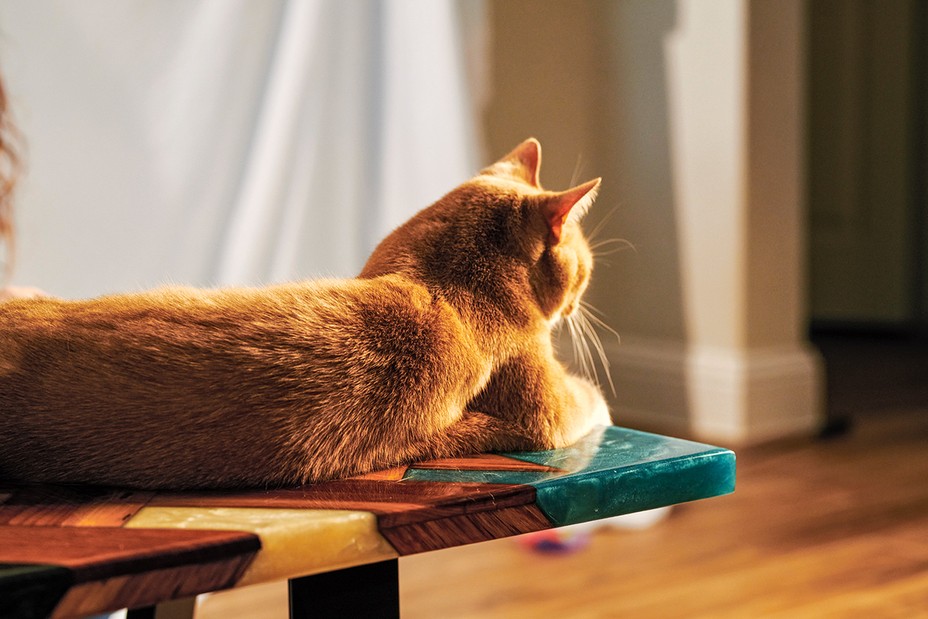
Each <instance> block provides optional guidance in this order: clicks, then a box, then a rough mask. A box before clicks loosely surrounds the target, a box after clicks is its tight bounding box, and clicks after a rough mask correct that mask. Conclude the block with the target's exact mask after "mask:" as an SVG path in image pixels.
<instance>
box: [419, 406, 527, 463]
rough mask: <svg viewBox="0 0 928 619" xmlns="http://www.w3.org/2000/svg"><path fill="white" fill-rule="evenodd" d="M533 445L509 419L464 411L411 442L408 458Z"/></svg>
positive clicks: (464, 453)
mask: <svg viewBox="0 0 928 619" xmlns="http://www.w3.org/2000/svg"><path fill="white" fill-rule="evenodd" d="M534 448H535V443H534V441H533V440H532V439H531V437H529V436H527V435H526V434H525V433H524V431H523V429H522V428H520V427H518V426H517V425H515V424H513V423H511V422H510V421H508V420H506V419H501V418H500V417H496V416H493V415H488V414H486V413H481V412H477V411H472V410H467V411H464V413H463V414H462V415H461V417H460V418H459V419H457V420H456V421H454V422H453V423H451V424H450V425H449V426H447V427H446V428H444V429H442V430H440V431H438V432H435V433H434V434H432V435H431V436H429V437H427V438H424V439H423V440H421V441H419V442H418V443H416V444H414V445H412V446H411V448H410V453H409V454H408V457H407V460H429V459H435V458H456V457H460V456H464V455H469V454H475V453H486V452H495V451H522V450H530V449H534Z"/></svg>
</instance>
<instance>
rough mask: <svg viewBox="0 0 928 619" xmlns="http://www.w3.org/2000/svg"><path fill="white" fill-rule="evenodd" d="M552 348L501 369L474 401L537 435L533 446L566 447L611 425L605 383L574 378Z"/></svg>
mask: <svg viewBox="0 0 928 619" xmlns="http://www.w3.org/2000/svg"><path fill="white" fill-rule="evenodd" d="M546 353H547V351H545V350H542V351H536V352H534V353H526V354H523V355H519V356H517V357H515V358H513V359H510V360H509V361H508V362H507V363H506V364H505V365H503V366H502V367H500V368H498V369H497V371H496V372H495V373H494V375H493V376H492V377H491V379H490V382H489V383H488V384H487V386H486V388H485V389H484V390H483V391H482V392H481V393H480V394H479V395H478V396H477V397H476V398H474V400H473V402H471V406H472V408H475V409H478V410H485V411H489V412H490V413H491V414H492V415H493V416H496V417H499V418H500V419H501V420H503V421H504V422H506V423H508V424H510V425H513V426H515V427H516V428H517V429H518V430H517V431H518V432H519V433H521V434H524V435H526V436H529V437H531V440H532V441H533V442H534V443H535V444H534V445H533V447H532V448H533V449H551V448H558V447H564V446H566V445H570V444H572V443H574V442H576V441H577V440H578V439H579V438H581V437H582V436H584V435H586V434H587V433H589V432H590V431H591V430H592V429H593V428H594V427H596V426H600V425H611V424H612V419H611V417H610V415H609V408H608V406H607V404H606V400H605V398H604V397H603V395H602V392H601V391H600V389H599V387H597V386H596V385H594V384H593V383H591V382H590V381H588V380H586V379H584V378H580V377H578V376H574V375H572V374H570V373H569V372H567V370H566V369H564V367H563V366H562V365H561V364H560V362H558V361H557V360H556V359H555V358H554V356H553V354H546Z"/></svg>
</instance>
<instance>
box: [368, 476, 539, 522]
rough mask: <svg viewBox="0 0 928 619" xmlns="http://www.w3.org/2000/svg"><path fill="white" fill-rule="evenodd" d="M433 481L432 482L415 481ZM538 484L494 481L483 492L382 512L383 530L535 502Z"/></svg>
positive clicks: (380, 517) (379, 517)
mask: <svg viewBox="0 0 928 619" xmlns="http://www.w3.org/2000/svg"><path fill="white" fill-rule="evenodd" d="M415 483H424V484H431V483H432V482H415ZM486 485H487V486H490V484H486ZM534 503H535V488H533V487H532V486H515V485H513V486H503V485H494V486H492V490H488V491H486V492H481V493H479V494H470V495H467V496H460V497H455V498H454V499H452V500H443V501H436V502H434V503H432V504H428V505H423V506H421V507H419V508H418V509H414V510H406V511H402V512H392V513H384V514H380V515H379V516H378V519H377V521H378V524H379V525H380V528H381V531H382V530H383V529H386V528H392V527H399V526H405V525H409V524H415V523H419V522H429V521H441V522H444V521H446V520H447V519H448V518H450V517H452V516H458V515H465V516H470V515H473V514H478V513H482V512H493V511H498V510H502V509H506V508H509V507H519V506H523V505H534Z"/></svg>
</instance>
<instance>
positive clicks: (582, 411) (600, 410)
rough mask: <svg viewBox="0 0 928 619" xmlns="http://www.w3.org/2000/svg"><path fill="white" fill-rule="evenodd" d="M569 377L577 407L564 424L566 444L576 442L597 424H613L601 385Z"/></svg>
mask: <svg viewBox="0 0 928 619" xmlns="http://www.w3.org/2000/svg"><path fill="white" fill-rule="evenodd" d="M569 379H570V380H569V385H570V389H571V391H572V392H573V399H574V402H575V409H574V411H573V413H572V415H571V417H570V419H569V421H568V423H566V424H564V432H563V440H564V442H565V443H566V444H572V443H575V442H576V441H577V440H578V439H580V438H581V437H583V436H586V435H587V434H588V433H589V432H590V431H591V430H592V429H593V428H595V427H597V426H610V425H612V416H611V415H610V414H609V406H608V404H606V398H604V397H603V394H602V391H600V390H599V387H597V386H596V385H594V384H593V383H591V382H589V381H588V380H585V379H583V378H579V377H576V376H570V377H569Z"/></svg>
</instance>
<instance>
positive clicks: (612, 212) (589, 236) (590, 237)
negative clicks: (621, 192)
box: [586, 205, 619, 243]
mask: <svg viewBox="0 0 928 619" xmlns="http://www.w3.org/2000/svg"><path fill="white" fill-rule="evenodd" d="M618 210H619V207H618V205H616V206H614V207H612V209H611V210H610V211H609V212H608V213H606V214H605V215H604V216H603V217H602V219H600V220H599V221H598V222H596V225H595V226H593V229H592V230H590V233H589V234H587V235H586V240H587V243H594V242H595V241H596V237H597V236H598V235H599V233H600V232H602V231H603V228H604V227H605V226H606V223H607V222H608V221H609V220H610V219H612V217H613V216H615V214H616V212H618Z"/></svg>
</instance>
